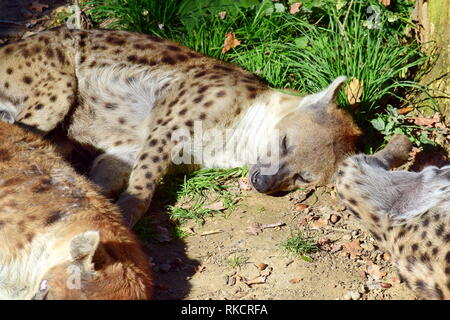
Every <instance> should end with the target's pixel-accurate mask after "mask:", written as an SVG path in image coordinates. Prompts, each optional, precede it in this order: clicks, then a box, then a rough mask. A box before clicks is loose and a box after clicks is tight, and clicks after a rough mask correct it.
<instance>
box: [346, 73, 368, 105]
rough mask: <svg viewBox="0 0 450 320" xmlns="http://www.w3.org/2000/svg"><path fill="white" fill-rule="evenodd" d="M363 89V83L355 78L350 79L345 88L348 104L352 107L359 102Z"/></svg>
mask: <svg viewBox="0 0 450 320" xmlns="http://www.w3.org/2000/svg"><path fill="white" fill-rule="evenodd" d="M363 89H364V82H363V81H360V80H358V79H356V78H352V79H351V80H350V82H349V83H347V85H346V86H345V95H346V96H347V100H348V103H349V104H350V105H351V106H354V105H356V104H358V103H359V102H361V96H362V93H363Z"/></svg>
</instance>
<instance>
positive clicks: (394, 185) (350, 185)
mask: <svg viewBox="0 0 450 320" xmlns="http://www.w3.org/2000/svg"><path fill="white" fill-rule="evenodd" d="M410 149H411V143H410V142H409V140H408V139H407V138H406V137H405V136H401V135H399V136H394V137H393V138H392V140H391V141H390V142H389V144H388V145H387V146H386V147H385V148H384V149H383V150H382V151H380V152H378V153H376V154H374V155H373V156H367V155H362V154H361V155H356V156H353V157H350V158H349V159H347V160H345V161H344V162H343V163H342V165H341V166H340V168H339V171H338V173H337V189H338V196H339V197H340V199H341V200H342V201H343V202H344V203H345V204H346V205H347V207H348V208H349V209H350V210H351V211H352V212H353V213H354V215H355V216H356V217H357V218H359V219H361V220H362V223H363V224H364V225H365V226H366V227H367V228H368V230H369V231H370V232H371V233H372V235H373V236H374V238H375V239H376V240H377V241H378V242H380V244H381V245H382V246H384V247H385V248H386V249H387V250H389V251H390V252H391V254H392V258H393V262H394V264H395V265H396V266H397V267H398V269H399V273H400V277H401V278H402V279H403V281H405V282H406V284H407V285H408V286H409V287H411V289H413V290H415V291H416V292H417V293H418V294H419V295H420V296H421V297H422V298H424V299H450V166H444V167H442V168H437V167H426V168H425V169H424V170H422V171H421V172H408V171H388V169H389V168H390V167H395V166H398V165H400V164H401V163H403V162H405V161H406V160H407V159H408V152H409V150H410Z"/></svg>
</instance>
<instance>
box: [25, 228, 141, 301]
mask: <svg viewBox="0 0 450 320" xmlns="http://www.w3.org/2000/svg"><path fill="white" fill-rule="evenodd" d="M69 241H70V242H69V246H68V250H69V252H68V257H69V259H68V260H66V261H64V262H62V263H59V264H57V265H56V266H53V267H52V268H50V269H49V270H48V271H47V272H46V274H45V275H44V277H43V278H42V280H41V282H40V284H39V289H38V291H37V293H36V294H35V295H34V297H33V299H35V300H117V299H146V298H148V297H149V293H148V292H147V291H148V288H146V287H145V285H144V284H143V283H142V282H140V281H139V280H140V279H138V278H137V277H136V274H133V273H134V272H130V270H127V267H124V265H125V264H126V262H125V263H123V262H122V261H120V259H118V260H116V259H115V258H112V257H111V256H110V255H109V254H108V253H107V252H106V250H105V248H104V247H103V245H102V244H101V242H100V235H99V232H98V231H95V230H90V231H86V232H82V233H81V234H79V235H77V236H75V237H73V238H72V239H70V240H69ZM130 266H131V265H130ZM130 266H128V267H130ZM130 269H133V268H130ZM133 271H134V270H133Z"/></svg>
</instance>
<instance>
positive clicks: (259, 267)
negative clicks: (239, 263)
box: [258, 263, 267, 271]
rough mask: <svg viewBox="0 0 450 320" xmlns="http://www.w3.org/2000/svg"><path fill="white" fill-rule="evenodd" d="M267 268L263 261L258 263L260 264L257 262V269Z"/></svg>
mask: <svg viewBox="0 0 450 320" xmlns="http://www.w3.org/2000/svg"><path fill="white" fill-rule="evenodd" d="M266 268H267V264H265V263H260V264H258V269H259V270H261V271H262V270H264V269H266Z"/></svg>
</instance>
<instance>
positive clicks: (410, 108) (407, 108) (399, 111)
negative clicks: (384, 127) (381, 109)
mask: <svg viewBox="0 0 450 320" xmlns="http://www.w3.org/2000/svg"><path fill="white" fill-rule="evenodd" d="M413 110H414V108H413V107H406V108H400V109H398V110H397V112H398V114H406V113H408V112H410V111H413Z"/></svg>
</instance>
